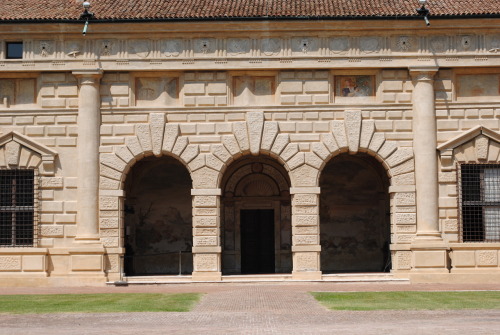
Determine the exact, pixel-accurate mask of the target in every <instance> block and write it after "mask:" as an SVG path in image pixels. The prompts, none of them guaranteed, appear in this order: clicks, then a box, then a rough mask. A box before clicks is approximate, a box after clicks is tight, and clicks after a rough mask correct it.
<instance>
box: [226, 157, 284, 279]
mask: <svg viewBox="0 0 500 335" xmlns="http://www.w3.org/2000/svg"><path fill="white" fill-rule="evenodd" d="M221 213H222V225H221V228H222V229H221V234H222V238H221V241H222V271H223V273H224V274H240V273H241V274H259V273H290V272H291V271H292V257H291V256H292V255H291V244H292V227H291V203H290V180H289V178H288V175H287V173H286V171H285V169H284V168H283V167H282V166H281V165H280V164H278V163H276V162H275V161H274V160H272V159H271V158H269V157H266V156H258V157H253V156H252V157H244V158H242V159H240V160H238V161H236V162H234V163H233V164H231V165H230V166H229V168H228V169H227V171H226V173H225V174H224V178H223V180H222V208H221Z"/></svg>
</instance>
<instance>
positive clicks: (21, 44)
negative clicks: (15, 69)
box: [5, 41, 24, 59]
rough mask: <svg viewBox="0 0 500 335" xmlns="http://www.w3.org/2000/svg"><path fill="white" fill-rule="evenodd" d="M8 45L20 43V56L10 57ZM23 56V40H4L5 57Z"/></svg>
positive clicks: (21, 57)
mask: <svg viewBox="0 0 500 335" xmlns="http://www.w3.org/2000/svg"><path fill="white" fill-rule="evenodd" d="M10 45H20V46H21V56H20V57H12V56H9V46H10ZM23 56H24V43H23V41H7V42H5V59H23Z"/></svg>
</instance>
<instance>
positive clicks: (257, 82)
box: [233, 76, 275, 106]
mask: <svg viewBox="0 0 500 335" xmlns="http://www.w3.org/2000/svg"><path fill="white" fill-rule="evenodd" d="M233 87H234V104H235V105H238V106H253V105H268V104H272V103H273V102H274V91H275V83H274V77H270V76H269V77H250V76H241V77H234V86H233Z"/></svg>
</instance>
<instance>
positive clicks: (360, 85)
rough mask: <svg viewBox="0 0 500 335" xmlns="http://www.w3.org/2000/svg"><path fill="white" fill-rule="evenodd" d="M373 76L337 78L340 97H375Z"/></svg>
mask: <svg viewBox="0 0 500 335" xmlns="http://www.w3.org/2000/svg"><path fill="white" fill-rule="evenodd" d="M374 82H375V80H374V77H373V76H337V77H336V83H337V96H338V97H370V96H373V95H374Z"/></svg>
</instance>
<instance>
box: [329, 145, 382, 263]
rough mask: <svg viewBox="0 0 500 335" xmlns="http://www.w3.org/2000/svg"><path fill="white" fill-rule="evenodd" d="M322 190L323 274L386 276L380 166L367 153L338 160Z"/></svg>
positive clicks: (336, 159)
mask: <svg viewBox="0 0 500 335" xmlns="http://www.w3.org/2000/svg"><path fill="white" fill-rule="evenodd" d="M320 187H321V196H320V236H321V237H320V243H321V246H322V251H321V269H322V271H323V272H324V273H332V272H381V271H388V270H389V269H390V251H389V244H390V203H389V201H390V199H389V193H388V189H389V176H388V175H387V172H386V170H385V168H384V167H383V166H382V164H381V163H380V162H379V161H377V160H375V158H373V156H370V155H368V154H366V153H358V154H356V155H349V154H341V155H337V156H336V157H335V158H333V159H331V160H330V161H329V162H328V164H327V165H326V166H325V167H324V169H323V171H322V175H321V178H320Z"/></svg>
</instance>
